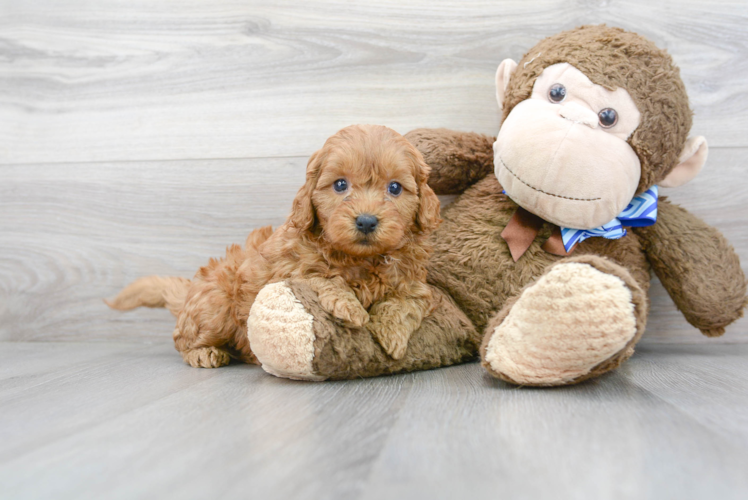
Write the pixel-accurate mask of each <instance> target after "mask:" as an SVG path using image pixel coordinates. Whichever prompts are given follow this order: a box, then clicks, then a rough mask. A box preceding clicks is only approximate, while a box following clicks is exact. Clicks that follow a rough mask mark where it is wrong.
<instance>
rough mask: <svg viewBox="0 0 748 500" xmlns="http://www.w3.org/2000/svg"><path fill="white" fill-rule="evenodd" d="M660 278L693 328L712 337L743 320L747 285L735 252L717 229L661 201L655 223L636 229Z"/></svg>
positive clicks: (675, 206)
mask: <svg viewBox="0 0 748 500" xmlns="http://www.w3.org/2000/svg"><path fill="white" fill-rule="evenodd" d="M634 232H635V233H636V234H637V235H638V236H639V237H640V238H641V240H642V245H643V247H644V249H645V251H646V252H647V258H648V259H649V262H650V263H651V264H652V269H653V270H654V272H655V274H656V275H657V277H658V278H659V279H660V281H661V282H662V285H663V286H664V287H665V289H666V290H667V291H668V293H669V294H670V297H672V299H673V302H675V305H676V306H677V307H678V309H679V310H680V311H681V312H682V313H683V315H684V316H685V317H686V320H688V322H689V323H691V324H692V325H693V326H695V327H696V328H698V329H699V330H701V333H703V334H704V335H706V336H708V337H717V336H720V335H722V334H723V333H725V327H726V326H727V325H729V324H730V323H732V322H734V321H735V320H737V319H738V318H740V317H741V316H742V315H743V309H744V308H745V307H746V304H748V301H747V300H746V279H745V275H744V274H743V270H742V269H741V268H740V261H739V259H738V256H737V254H736V253H735V250H734V249H733V248H732V246H731V245H730V243H728V241H727V239H725V237H724V236H723V235H722V233H720V232H719V231H718V230H717V229H715V228H713V227H711V226H710V225H708V224H707V223H706V222H704V221H702V220H701V219H699V218H698V217H696V216H694V215H692V214H690V213H689V212H688V211H686V210H685V209H683V208H681V207H679V206H677V205H673V204H672V203H670V202H669V201H667V200H665V199H664V198H660V200H659V203H658V207H657V222H656V223H655V224H654V225H653V226H649V227H643V228H635V229H634Z"/></svg>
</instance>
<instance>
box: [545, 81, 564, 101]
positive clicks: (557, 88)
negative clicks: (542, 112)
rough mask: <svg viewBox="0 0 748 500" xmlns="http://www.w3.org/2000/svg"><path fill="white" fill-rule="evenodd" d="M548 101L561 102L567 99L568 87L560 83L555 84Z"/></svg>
mask: <svg viewBox="0 0 748 500" xmlns="http://www.w3.org/2000/svg"><path fill="white" fill-rule="evenodd" d="M548 99H550V100H551V102H561V101H563V100H564V99H566V87H564V86H563V85H561V84H560V83H554V84H553V86H552V87H551V90H549V91H548Z"/></svg>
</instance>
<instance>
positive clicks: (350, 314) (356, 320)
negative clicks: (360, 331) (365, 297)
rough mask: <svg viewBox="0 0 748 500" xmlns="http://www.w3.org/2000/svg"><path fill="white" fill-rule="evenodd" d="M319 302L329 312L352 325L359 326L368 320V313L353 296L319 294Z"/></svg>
mask: <svg viewBox="0 0 748 500" xmlns="http://www.w3.org/2000/svg"><path fill="white" fill-rule="evenodd" d="M319 302H320V305H321V306H322V307H323V308H325V309H326V310H327V311H328V312H329V313H330V314H332V315H333V316H335V317H336V318H338V319H342V320H343V321H345V322H346V323H348V324H350V325H352V326H356V327H361V326H364V325H365V324H366V323H368V322H369V313H368V312H366V309H364V306H362V305H361V302H359V301H358V300H356V298H355V297H354V298H347V297H338V296H335V295H320V297H319Z"/></svg>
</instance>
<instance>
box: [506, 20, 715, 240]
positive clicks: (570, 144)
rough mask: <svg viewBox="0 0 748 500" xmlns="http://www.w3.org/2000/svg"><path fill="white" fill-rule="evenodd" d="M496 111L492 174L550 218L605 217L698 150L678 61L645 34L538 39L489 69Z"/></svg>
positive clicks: (573, 222) (671, 183)
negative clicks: (498, 126)
mask: <svg viewBox="0 0 748 500" xmlns="http://www.w3.org/2000/svg"><path fill="white" fill-rule="evenodd" d="M496 96H497V99H498V101H499V107H500V108H502V111H503V116H504V120H503V123H502V126H501V130H500V131H499V136H498V137H497V139H496V143H495V144H494V155H495V157H494V164H495V169H496V177H497V178H498V179H499V182H500V183H501V185H502V187H503V188H504V189H505V190H506V192H507V195H508V196H509V197H510V198H512V199H513V200H514V201H515V202H516V203H517V204H519V205H520V206H522V207H523V208H525V209H527V210H528V211H530V212H533V213H535V214H536V215H539V216H540V217H542V218H544V219H546V220H548V221H550V222H553V223H554V224H557V225H559V226H564V227H572V228H577V229H592V228H594V227H597V226H600V225H602V224H605V223H607V222H610V221H611V220H613V219H614V218H615V217H616V216H617V215H618V214H619V213H620V212H621V211H622V210H623V209H624V208H626V206H627V205H628V204H629V203H630V202H631V199H632V198H633V197H634V196H635V195H637V194H641V193H643V192H644V191H646V190H647V189H648V188H650V187H651V186H653V185H655V184H659V185H660V186H664V187H675V186H679V185H681V184H684V183H686V182H688V181H689V180H691V179H692V178H693V177H694V176H695V175H696V174H697V173H698V172H699V170H700V169H701V167H702V166H703V164H704V162H705V161H706V156H707V149H708V148H707V143H706V140H705V139H704V138H703V137H694V138H690V139H689V138H688V132H689V130H690V129H691V115H692V113H691V110H690V108H689V106H688V96H687V95H686V90H685V87H684V85H683V82H682V81H681V78H680V72H679V70H678V68H677V67H676V66H675V65H674V64H673V61H672V59H671V58H670V56H669V55H668V54H667V53H666V52H665V51H664V50H660V49H658V48H657V47H656V46H655V45H654V44H653V43H652V42H650V41H649V40H647V39H645V38H643V37H641V36H639V35H637V34H635V33H629V32H626V31H623V30H621V29H619V28H609V27H607V26H604V25H602V26H583V27H581V28H577V29H574V30H571V31H566V32H563V33H559V34H557V35H554V36H551V37H549V38H546V39H545V40H542V41H541V42H540V43H538V44H537V45H536V46H535V47H534V48H532V49H531V50H530V51H529V52H528V53H527V54H526V55H525V56H524V57H523V58H522V60H521V61H520V62H519V64H517V63H515V62H514V61H512V60H511V59H507V60H505V61H503V62H502V63H501V65H500V66H499V69H498V71H497V72H496Z"/></svg>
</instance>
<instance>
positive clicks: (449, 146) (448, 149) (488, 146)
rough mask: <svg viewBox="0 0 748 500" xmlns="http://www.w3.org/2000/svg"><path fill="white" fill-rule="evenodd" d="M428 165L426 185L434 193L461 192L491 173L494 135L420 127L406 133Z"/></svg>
mask: <svg viewBox="0 0 748 500" xmlns="http://www.w3.org/2000/svg"><path fill="white" fill-rule="evenodd" d="M405 138H406V139H408V140H409V141H410V142H411V144H413V145H414V146H415V147H416V148H417V149H418V150H419V151H420V152H421V154H422V155H423V159H424V160H425V161H426V164H427V165H428V166H429V167H431V173H430V174H429V181H428V182H429V186H431V189H433V190H434V192H435V193H436V194H460V193H462V192H463V191H465V190H466V189H467V188H469V187H470V186H472V185H473V184H475V183H476V182H478V181H479V180H481V179H482V178H484V177H485V176H486V175H488V174H490V173H491V172H493V143H494V140H495V138H494V137H489V136H487V135H482V134H476V133H472V132H457V131H454V130H448V129H445V128H435V129H429V128H419V129H415V130H411V131H410V132H408V133H407V134H405Z"/></svg>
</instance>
